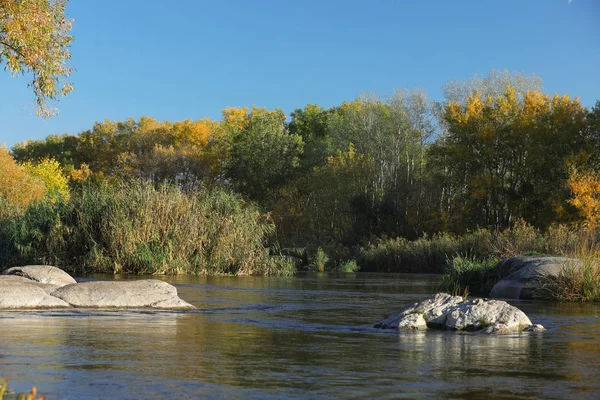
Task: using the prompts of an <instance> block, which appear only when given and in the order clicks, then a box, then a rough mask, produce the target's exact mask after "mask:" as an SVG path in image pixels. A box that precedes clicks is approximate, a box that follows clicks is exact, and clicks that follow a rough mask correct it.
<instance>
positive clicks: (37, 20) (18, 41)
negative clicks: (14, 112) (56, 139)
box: [0, 0, 73, 117]
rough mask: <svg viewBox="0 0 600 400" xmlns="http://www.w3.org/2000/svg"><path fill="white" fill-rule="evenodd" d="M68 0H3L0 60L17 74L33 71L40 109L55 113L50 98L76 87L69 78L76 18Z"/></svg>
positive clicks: (43, 113)
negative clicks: (67, 10)
mask: <svg viewBox="0 0 600 400" xmlns="http://www.w3.org/2000/svg"><path fill="white" fill-rule="evenodd" d="M67 2H68V0H2V1H1V2H0V62H4V63H5V65H6V69H8V70H9V71H10V72H11V73H12V74H13V75H16V74H24V73H31V74H32V76H33V78H32V80H31V82H30V83H29V87H31V88H32V89H33V93H34V96H35V101H36V104H37V113H38V115H40V116H43V117H49V116H52V115H53V114H54V113H55V112H56V110H54V109H52V108H51V107H49V106H48V101H49V100H50V101H51V100H56V99H58V98H59V97H60V96H65V95H67V94H68V93H70V92H71V91H72V90H73V86H72V85H71V84H70V83H68V82H67V81H66V78H68V77H69V76H70V75H71V73H72V72H73V69H72V68H71V67H69V66H67V64H66V62H67V60H69V59H70V58H71V53H70V50H69V46H70V44H71V41H72V40H73V37H72V36H71V35H70V34H69V31H70V30H71V26H72V22H71V20H69V19H68V18H66V17H65V7H66V6H67Z"/></svg>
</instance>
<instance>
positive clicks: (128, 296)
mask: <svg viewBox="0 0 600 400" xmlns="http://www.w3.org/2000/svg"><path fill="white" fill-rule="evenodd" d="M52 296H54V297H57V298H59V299H61V300H64V301H66V302H67V303H69V304H70V305H72V306H73V307H94V308H143V307H150V308H157V309H169V310H173V309H176V310H186V309H193V308H194V306H192V305H191V304H189V303H186V302H185V301H183V300H181V299H180V298H179V297H178V296H177V289H176V288H175V286H173V285H170V284H168V283H167V282H163V281H159V280H152V279H150V280H140V281H96V282H84V283H77V284H73V285H67V286H63V287H61V288H59V289H56V290H55V291H54V292H52Z"/></svg>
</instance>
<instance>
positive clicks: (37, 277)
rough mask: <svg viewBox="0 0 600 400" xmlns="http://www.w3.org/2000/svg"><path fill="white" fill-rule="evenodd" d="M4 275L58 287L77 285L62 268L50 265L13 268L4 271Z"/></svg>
mask: <svg viewBox="0 0 600 400" xmlns="http://www.w3.org/2000/svg"><path fill="white" fill-rule="evenodd" d="M2 275H18V276H22V277H25V278H27V279H31V280H32V281H36V282H40V283H45V284H49V285H55V286H57V287H61V286H66V285H70V284H72V283H77V282H76V281H75V279H73V277H71V275H69V274H67V273H66V272H65V271H63V270H62V269H60V268H57V267H53V266H50V265H26V266H23V267H12V268H9V269H7V270H5V271H2Z"/></svg>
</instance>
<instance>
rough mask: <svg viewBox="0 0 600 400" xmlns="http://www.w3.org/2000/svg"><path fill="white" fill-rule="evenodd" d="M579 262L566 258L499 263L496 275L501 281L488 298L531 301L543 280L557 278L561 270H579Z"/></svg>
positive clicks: (528, 258)
mask: <svg viewBox="0 0 600 400" xmlns="http://www.w3.org/2000/svg"><path fill="white" fill-rule="evenodd" d="M580 265H581V262H580V261H579V260H577V259H574V258H567V257H530V256H520V257H512V258H509V259H506V260H503V261H500V262H499V263H498V265H497V266H496V271H495V273H496V275H497V276H499V277H501V279H500V280H499V281H498V282H497V283H496V284H495V285H494V287H493V288H492V290H491V292H490V296H491V297H494V298H504V299H531V298H533V297H535V295H536V292H538V291H539V290H540V288H541V287H542V285H543V283H544V281H545V280H547V279H548V278H552V277H558V275H559V274H560V273H561V271H562V270H563V268H579V266H580Z"/></svg>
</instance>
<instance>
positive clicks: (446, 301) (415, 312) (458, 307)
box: [375, 293, 544, 333]
mask: <svg viewBox="0 0 600 400" xmlns="http://www.w3.org/2000/svg"><path fill="white" fill-rule="evenodd" d="M375 328H381V329H402V330H406V329H409V330H410V329H415V330H418V329H425V328H433V329H448V330H455V331H479V330H483V331H484V332H486V333H513V332H521V331H524V330H530V331H536V332H539V331H542V330H543V329H544V328H543V327H542V326H541V325H533V324H532V323H531V320H530V319H529V318H528V317H527V315H525V313H524V312H523V311H521V310H519V309H518V308H516V307H514V306H511V305H510V304H508V303H506V302H505V301H499V300H488V299H473V300H463V298H462V297H460V296H452V295H449V294H446V293H438V294H436V295H434V296H431V297H429V298H427V299H425V300H423V301H420V302H418V303H413V304H411V305H409V306H407V307H405V308H403V309H402V310H400V311H399V312H397V313H395V314H392V315H391V316H390V317H388V318H386V319H384V320H383V321H379V322H377V323H376V324H375Z"/></svg>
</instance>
